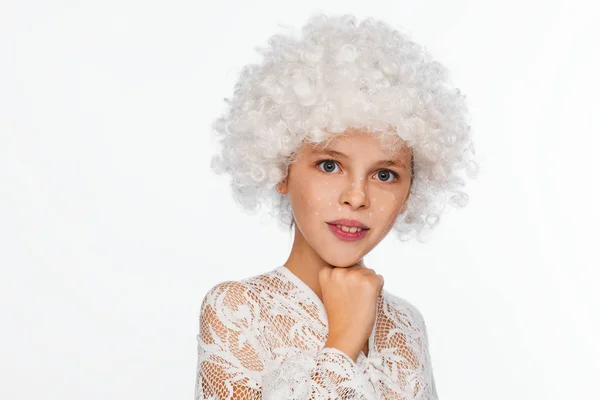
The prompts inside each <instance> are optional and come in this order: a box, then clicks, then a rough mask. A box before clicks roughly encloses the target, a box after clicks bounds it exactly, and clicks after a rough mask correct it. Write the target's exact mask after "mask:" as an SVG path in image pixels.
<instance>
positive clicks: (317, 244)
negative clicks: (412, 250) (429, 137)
mask: <svg viewBox="0 0 600 400" xmlns="http://www.w3.org/2000/svg"><path fill="white" fill-rule="evenodd" d="M397 139H398V142H396V143H400V144H401V145H402V143H401V142H400V141H401V139H400V138H397ZM411 156H412V154H411V151H410V149H409V148H408V147H406V145H402V147H401V148H400V150H399V151H396V152H395V153H394V154H391V152H389V151H386V149H384V148H383V147H382V146H381V144H380V140H379V139H378V138H375V137H373V136H372V135H371V134H369V133H364V132H361V131H354V130H348V131H346V132H345V134H344V135H341V136H337V137H335V138H334V139H332V140H331V141H329V142H326V143H320V144H317V145H315V144H314V143H304V144H303V146H302V147H301V148H300V149H299V150H298V154H297V157H296V158H295V160H294V161H293V162H292V163H291V164H290V167H289V171H288V176H287V177H286V179H285V181H283V182H282V183H280V184H279V185H278V188H279V190H280V192H281V193H283V194H287V195H288V196H289V200H290V203H291V206H292V212H293V215H294V219H295V223H296V235H297V238H296V239H295V240H304V241H306V243H307V244H308V245H309V246H310V248H311V249H312V250H313V251H315V252H316V253H317V254H318V255H319V256H320V257H321V258H322V259H323V260H324V261H325V262H326V263H328V264H330V265H332V266H336V267H349V266H352V265H354V264H356V263H357V262H359V261H360V260H361V259H362V258H363V257H364V256H365V255H366V254H367V253H368V252H369V251H371V250H372V249H373V248H374V247H375V246H376V245H377V244H378V243H379V242H380V241H381V240H382V239H383V238H384V237H385V236H386V235H387V234H388V233H389V231H390V230H391V229H392V227H393V225H394V222H395V221H396V218H397V217H398V215H399V214H401V213H402V212H403V211H404V210H405V206H406V201H407V200H408V195H409V192H410V183H411ZM337 219H353V220H357V221H359V222H361V223H362V224H364V225H366V226H367V227H368V228H369V229H368V230H366V234H365V235H364V236H362V238H361V239H359V240H355V241H346V240H342V239H340V238H339V237H338V236H336V235H335V234H334V233H333V232H332V229H331V227H330V225H329V224H328V222H330V221H334V220H337ZM298 235H301V237H298Z"/></svg>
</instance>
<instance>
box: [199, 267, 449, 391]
mask: <svg viewBox="0 0 600 400" xmlns="http://www.w3.org/2000/svg"><path fill="white" fill-rule="evenodd" d="M327 335H328V325H327V314H326V312H325V308H324V306H323V303H322V301H321V300H320V299H319V297H318V296H317V295H316V293H315V292H314V291H313V290H312V289H311V288H310V287H309V286H308V285H306V284H305V283H304V282H303V281H302V280H301V279H300V278H299V277H297V276H296V275H294V274H293V273H292V272H291V271H290V270H289V269H287V268H286V267H285V266H283V265H282V266H279V267H277V268H275V269H274V270H272V271H269V272H266V273H264V274H261V275H257V276H253V277H250V278H246V279H243V280H240V281H227V282H222V283H219V284H217V285H216V286H214V287H213V288H211V289H210V290H209V291H208V293H207V294H206V295H205V297H204V299H203V301H202V306H201V310H200V331H199V334H198V335H197V340H198V364H197V378H196V388H195V399H196V400H200V399H232V400H233V399H268V400H284V399H298V400H307V399H314V400H316V399H369V400H370V399H401V400H409V399H422V400H437V393H436V389H435V382H434V378H433V371H432V368H431V360H430V355H429V349H428V340H427V331H426V329H425V323H424V321H423V317H422V316H421V313H420V312H419V311H418V310H417V309H416V308H415V307H414V306H413V305H411V304H410V303H408V302H407V301H406V300H403V299H401V298H399V297H396V296H394V295H392V294H390V293H389V292H387V291H386V290H385V288H384V289H383V290H382V292H381V295H380V296H379V301H378V303H377V317H376V321H375V325H374V327H373V331H372V332H371V335H370V337H369V350H368V356H365V354H364V353H363V352H361V353H360V355H359V356H358V359H357V361H356V363H355V362H354V361H353V360H352V358H350V357H349V356H348V355H347V354H346V353H344V352H342V351H340V350H338V349H335V348H324V347H323V346H324V345H325V342H326V341H327Z"/></svg>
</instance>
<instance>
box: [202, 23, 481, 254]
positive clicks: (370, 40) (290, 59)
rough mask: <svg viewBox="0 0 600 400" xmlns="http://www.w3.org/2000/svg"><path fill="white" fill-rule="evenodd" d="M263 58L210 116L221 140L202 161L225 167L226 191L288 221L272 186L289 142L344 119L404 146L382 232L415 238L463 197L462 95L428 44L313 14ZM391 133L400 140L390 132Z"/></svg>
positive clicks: (293, 144)
mask: <svg viewBox="0 0 600 400" xmlns="http://www.w3.org/2000/svg"><path fill="white" fill-rule="evenodd" d="M268 43H269V45H270V46H269V47H267V48H258V49H257V51H258V52H260V53H261V54H262V55H263V57H264V59H263V62H262V63H261V64H260V65H257V64H249V65H246V66H245V67H244V68H243V70H242V71H241V74H240V77H239V81H238V82H237V83H236V85H235V90H234V94H233V97H232V98H231V99H225V102H226V103H227V105H228V106H227V110H226V112H225V113H224V114H223V115H222V116H221V117H220V118H218V119H217V120H215V121H214V123H213V129H214V130H215V133H216V136H217V138H218V139H220V140H219V143H220V145H221V150H220V152H219V154H216V155H214V156H213V158H212V161H211V167H212V169H213V170H214V171H215V172H216V173H217V174H220V173H228V174H231V177H232V180H231V185H232V189H233V195H234V198H235V199H236V201H237V202H239V204H240V205H241V206H242V208H243V210H244V211H246V212H247V213H251V214H256V213H257V212H258V211H259V210H260V208H261V204H264V205H268V206H269V214H270V215H271V216H273V217H275V218H276V219H277V221H278V222H279V226H280V227H285V229H288V226H289V227H291V226H292V225H293V223H294V220H293V213H292V210H291V205H290V202H289V199H288V197H287V196H286V195H282V194H280V193H279V192H278V191H277V190H276V185H277V183H279V182H280V181H282V180H283V179H284V178H285V177H286V176H287V172H288V171H289V169H288V168H289V165H290V163H291V162H292V161H293V159H294V155H295V154H296V152H297V150H298V148H299V146H301V145H302V144H303V143H305V142H307V141H308V142H312V143H321V142H323V141H327V140H330V139H331V138H333V137H334V136H336V135H339V134H343V132H344V131H345V130H346V129H347V128H349V127H353V128H359V129H363V130H366V131H368V132H371V133H373V135H375V137H377V138H379V139H380V140H381V144H382V146H384V147H386V148H390V149H391V150H393V148H392V147H393V146H394V145H393V144H392V143H393V142H394V141H392V140H387V139H390V138H396V141H395V142H396V143H397V142H401V143H405V144H406V145H408V147H410V148H411V149H412V161H413V165H412V173H413V176H412V183H411V188H410V195H409V197H408V200H407V204H406V210H405V211H404V213H402V214H400V215H399V216H398V218H397V220H396V222H395V224H394V227H393V229H392V231H391V232H394V233H396V234H397V237H398V238H399V239H400V240H401V241H406V240H410V239H412V238H417V240H418V241H419V242H422V238H423V236H424V234H425V233H426V232H427V231H430V230H431V229H432V228H434V227H435V226H436V225H437V224H438V222H439V219H440V216H441V214H442V213H443V212H444V210H446V206H447V205H448V204H449V205H451V206H453V207H455V208H459V207H464V206H466V205H467V203H468V201H469V197H468V195H467V194H466V193H465V192H463V191H461V190H460V189H461V188H463V187H464V186H465V181H464V180H463V179H462V177H461V176H462V175H463V173H464V174H465V175H466V176H468V177H469V178H475V177H476V176H477V174H478V163H477V161H476V159H475V150H474V147H473V142H472V138H471V135H470V126H469V125H468V121H467V119H468V117H469V116H468V110H467V107H466V102H465V96H464V95H462V94H461V93H460V91H459V90H457V89H455V88H452V87H451V86H450V85H449V84H448V73H447V70H446V68H445V67H443V66H442V65H441V64H440V63H439V62H437V61H433V60H432V59H431V56H430V55H429V53H427V52H426V51H425V50H424V49H422V48H421V47H420V46H419V45H418V44H416V43H414V42H412V41H410V40H409V39H408V38H407V37H406V36H405V35H404V34H401V33H400V32H398V31H396V30H394V29H392V28H391V27H390V26H389V25H387V24H386V23H385V22H383V21H378V20H375V19H373V18H367V19H365V20H363V21H362V22H360V23H359V24H357V21H356V18H355V17H354V16H352V15H343V16H335V17H333V16H329V17H328V16H326V15H324V14H316V15H313V16H312V17H311V18H310V19H309V21H308V22H307V24H306V25H305V26H304V27H303V28H302V33H301V35H295V36H294V35H291V36H286V35H282V34H276V35H274V36H272V37H271V38H270V39H269V41H268ZM398 137H400V139H401V140H400V141H398V140H397V138H398Z"/></svg>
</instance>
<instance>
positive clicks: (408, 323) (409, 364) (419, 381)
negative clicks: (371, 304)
mask: <svg viewBox="0 0 600 400" xmlns="http://www.w3.org/2000/svg"><path fill="white" fill-rule="evenodd" d="M375 347H376V353H377V355H376V356H375V357H374V359H373V361H377V364H378V365H377V368H374V367H373V366H371V365H368V367H367V372H371V373H369V377H370V379H371V381H372V382H373V385H374V386H375V388H376V389H377V392H378V393H379V394H380V396H381V398H383V399H386V400H392V399H394V400H405V399H412V398H419V399H423V400H437V399H438V395H437V392H436V388H435V381H434V377H433V369H432V366H431V357H430V353H429V343H428V337H427V329H426V327H425V322H424V320H423V316H422V315H421V313H420V312H419V311H418V310H417V309H416V308H415V307H414V306H412V305H411V304H410V303H408V302H406V301H404V300H403V299H399V298H395V299H393V300H391V301H390V302H385V303H384V306H383V307H382V311H381V313H380V314H378V322H377V330H376V333H375ZM369 359H370V358H367V359H366V361H369ZM367 364H369V363H368V362H367Z"/></svg>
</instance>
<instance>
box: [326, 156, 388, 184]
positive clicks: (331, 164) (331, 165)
mask: <svg viewBox="0 0 600 400" xmlns="http://www.w3.org/2000/svg"><path fill="white" fill-rule="evenodd" d="M315 165H317V166H320V165H323V166H324V168H321V169H322V170H324V171H325V172H327V173H333V172H334V171H335V168H336V166H338V163H337V161H335V160H320V161H317V163H316V164H315ZM377 174H379V177H380V178H382V179H381V181H382V182H394V181H396V180H398V179H399V178H400V175H398V174H397V173H396V172H394V171H391V170H389V169H382V170H379V171H377ZM390 177H391V178H392V179H391V180H390V179H389V178H390Z"/></svg>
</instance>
